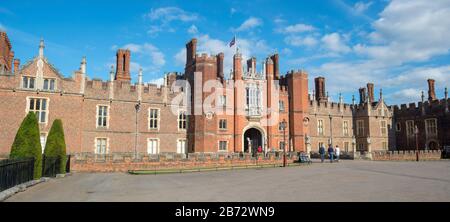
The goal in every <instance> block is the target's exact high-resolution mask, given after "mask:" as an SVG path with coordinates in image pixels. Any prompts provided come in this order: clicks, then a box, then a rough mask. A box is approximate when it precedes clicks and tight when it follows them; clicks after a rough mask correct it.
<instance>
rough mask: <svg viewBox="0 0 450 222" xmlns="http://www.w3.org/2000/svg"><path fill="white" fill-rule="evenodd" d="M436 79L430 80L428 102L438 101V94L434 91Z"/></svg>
mask: <svg viewBox="0 0 450 222" xmlns="http://www.w3.org/2000/svg"><path fill="white" fill-rule="evenodd" d="M434 82H435V81H434V79H428V101H430V102H431V101H433V100H436V92H435V91H434Z"/></svg>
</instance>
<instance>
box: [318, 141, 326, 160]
mask: <svg viewBox="0 0 450 222" xmlns="http://www.w3.org/2000/svg"><path fill="white" fill-rule="evenodd" d="M319 154H320V159H321V160H322V163H323V161H324V159H325V147H323V145H322V146H320V147H319Z"/></svg>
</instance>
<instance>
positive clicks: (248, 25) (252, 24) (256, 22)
mask: <svg viewBox="0 0 450 222" xmlns="http://www.w3.org/2000/svg"><path fill="white" fill-rule="evenodd" d="M262 24H263V22H262V20H261V19H259V18H255V17H250V18H248V19H247V20H245V21H244V23H242V24H241V26H239V27H238V28H237V29H234V31H236V32H242V31H246V30H250V29H253V28H256V27H258V26H262Z"/></svg>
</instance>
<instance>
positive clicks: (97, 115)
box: [95, 104, 111, 129]
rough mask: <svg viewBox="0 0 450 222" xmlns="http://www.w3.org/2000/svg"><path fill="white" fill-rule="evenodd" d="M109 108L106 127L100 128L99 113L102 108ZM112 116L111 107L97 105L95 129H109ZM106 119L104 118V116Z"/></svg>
mask: <svg viewBox="0 0 450 222" xmlns="http://www.w3.org/2000/svg"><path fill="white" fill-rule="evenodd" d="M101 106H102V107H107V109H106V126H100V125H98V119H99V118H100V115H99V114H98V111H99V109H100V107H101ZM110 116H111V106H110V105H108V104H97V106H96V112H95V128H96V129H109V121H110ZM102 118H104V116H102Z"/></svg>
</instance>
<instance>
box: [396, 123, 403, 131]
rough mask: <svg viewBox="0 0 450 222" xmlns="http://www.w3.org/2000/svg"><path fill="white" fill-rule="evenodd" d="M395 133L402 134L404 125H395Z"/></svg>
mask: <svg viewBox="0 0 450 222" xmlns="http://www.w3.org/2000/svg"><path fill="white" fill-rule="evenodd" d="M395 131H396V132H401V131H402V124H401V123H396V124H395Z"/></svg>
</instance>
